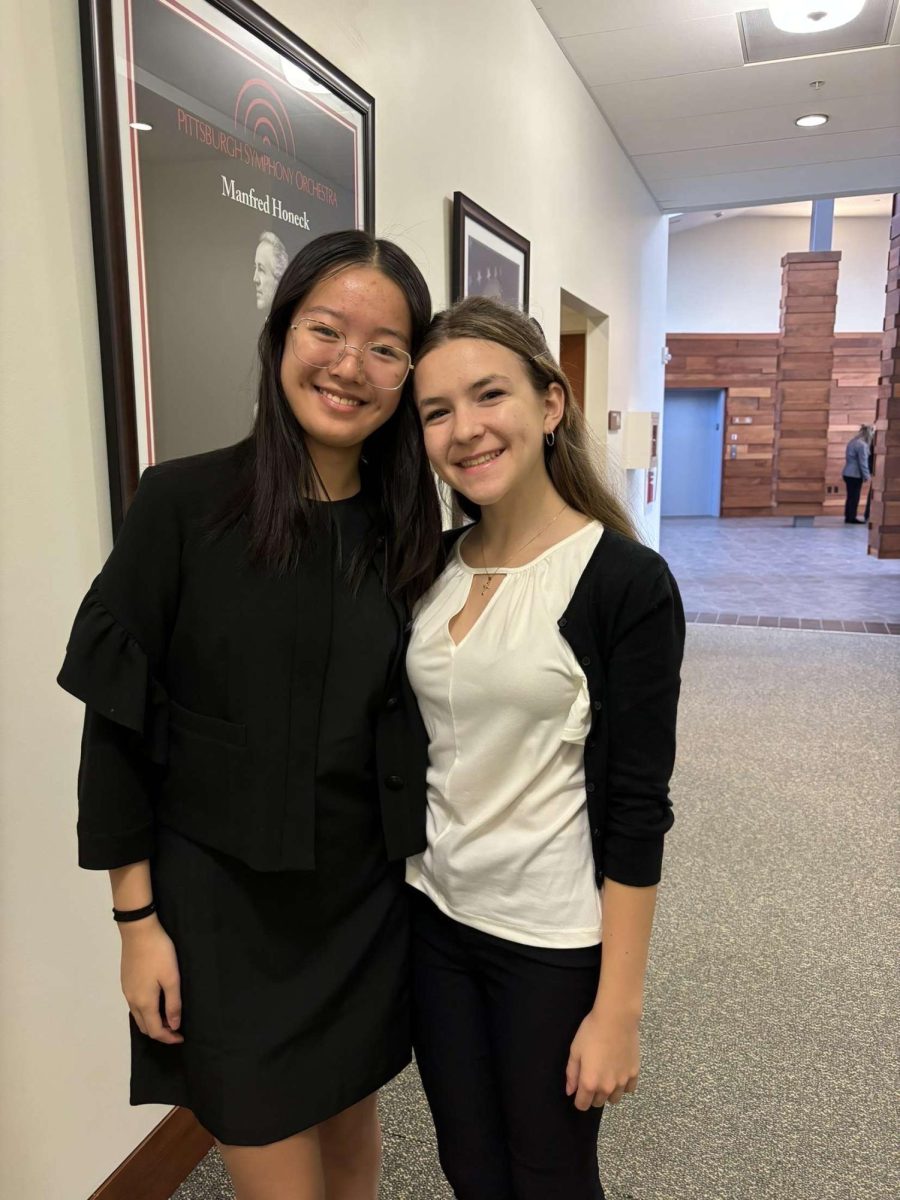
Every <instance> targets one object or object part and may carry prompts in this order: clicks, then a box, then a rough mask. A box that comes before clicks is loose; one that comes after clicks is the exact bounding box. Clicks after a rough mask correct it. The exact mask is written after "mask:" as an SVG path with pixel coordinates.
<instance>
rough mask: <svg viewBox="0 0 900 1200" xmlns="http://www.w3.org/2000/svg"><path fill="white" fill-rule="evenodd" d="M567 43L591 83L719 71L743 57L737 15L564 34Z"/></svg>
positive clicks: (574, 61) (564, 45) (574, 62)
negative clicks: (602, 31)
mask: <svg viewBox="0 0 900 1200" xmlns="http://www.w3.org/2000/svg"><path fill="white" fill-rule="evenodd" d="M562 48H563V50H565V52H566V54H567V55H568V57H569V60H570V62H571V63H572V65H573V66H574V67H575V69H576V71H578V73H579V75H580V76H581V78H582V79H583V80H584V82H585V83H586V84H587V86H588V87H589V88H592V87H597V86H598V85H600V84H610V83H624V82H625V81H627V80H635V79H654V78H658V77H660V76H663V75H691V74H693V73H694V72H696V71H719V70H722V69H723V68H724V67H736V66H740V64H741V63H742V62H743V55H742V52H741V39H740V37H739V35H738V29H737V23H736V22H735V19H734V16H733V15H727V16H724V17H706V18H704V19H703V20H698V21H681V22H677V23H676V22H665V23H663V24H660V25H657V26H655V27H654V28H653V30H652V33H651V35H650V36H649V37H648V31H647V29H646V28H643V27H638V28H635V29H615V30H613V31H612V32H610V33H588V34H583V35H581V36H579V37H569V38H563V39H562Z"/></svg>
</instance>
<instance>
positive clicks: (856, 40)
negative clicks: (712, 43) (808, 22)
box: [737, 0, 898, 63]
mask: <svg viewBox="0 0 900 1200" xmlns="http://www.w3.org/2000/svg"><path fill="white" fill-rule="evenodd" d="M897 3H898V0H867V3H866V6H865V8H864V9H863V10H862V12H861V13H860V14H859V16H858V17H854V18H853V20H852V21H848V22H847V24H846V25H841V26H840V27H839V28H838V29H827V30H823V31H822V32H821V33H785V32H784V31H783V30H781V29H778V28H777V27H776V26H775V25H773V24H772V18H771V17H770V16H769V10H768V9H767V8H754V9H751V10H750V11H749V12H739V13H738V14H737V19H738V28H739V29H740V32H741V47H742V49H743V51H744V62H745V63H759V62H772V61H773V60H775V59H781V58H810V57H812V56H813V55H815V54H835V53H837V52H839V51H841V50H865V49H867V48H868V47H870V46H885V45H887V43H888V40H889V39H890V36H891V26H892V25H893V22H894V15H895V13H896V9H897ZM810 7H811V8H814V7H815V4H814V2H813V0H810Z"/></svg>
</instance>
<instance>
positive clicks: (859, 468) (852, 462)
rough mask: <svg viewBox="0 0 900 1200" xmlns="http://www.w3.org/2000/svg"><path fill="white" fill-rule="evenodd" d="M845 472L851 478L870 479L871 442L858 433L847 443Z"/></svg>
mask: <svg viewBox="0 0 900 1200" xmlns="http://www.w3.org/2000/svg"><path fill="white" fill-rule="evenodd" d="M845 456H846V457H845V462H844V470H843V474H844V476H845V477H847V478H849V479H863V480H865V479H869V478H871V475H870V472H869V443H868V442H867V441H866V439H865V438H864V437H863V436H862V434H857V435H856V437H855V438H851V439H850V441H849V442H848V443H847V448H846V451H845Z"/></svg>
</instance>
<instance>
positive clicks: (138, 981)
mask: <svg viewBox="0 0 900 1200" xmlns="http://www.w3.org/2000/svg"><path fill="white" fill-rule="evenodd" d="M119 932H120V933H121V934H122V973H121V978H122V991H123V993H124V995H125V999H126V1000H127V1001H128V1007H129V1009H130V1010H131V1015H132V1016H133V1017H134V1020H135V1023H136V1024H137V1027H138V1029H139V1030H140V1031H141V1033H145V1034H146V1035H147V1036H148V1037H152V1038H155V1040H156V1041H158V1042H165V1043H166V1044H167V1045H169V1046H176V1045H178V1043H179V1042H183V1041H184V1038H183V1036H182V1035H181V1034H180V1033H178V1027H179V1026H180V1024H181V976H180V974H179V971H178V956H177V954H176V953H175V946H174V945H173V943H172V939H171V938H170V937H169V935H168V934H167V933H166V931H165V930H164V929H163V927H162V925H160V923H159V921H158V920H157V918H156V917H155V916H150V917H145V918H144V919H143V920H142V921H135V922H133V923H131V924H127V925H125V924H122V925H120V926H119ZM160 993H162V994H163V996H164V997H165V1003H164V1005H163V1010H164V1012H165V1018H163V1016H162V1015H161V1013H160V1003H159V999H160Z"/></svg>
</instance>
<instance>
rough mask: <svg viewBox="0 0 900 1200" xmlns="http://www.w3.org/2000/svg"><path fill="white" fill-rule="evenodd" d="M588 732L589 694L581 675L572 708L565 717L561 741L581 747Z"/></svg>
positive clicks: (589, 722) (586, 683)
mask: <svg viewBox="0 0 900 1200" xmlns="http://www.w3.org/2000/svg"><path fill="white" fill-rule="evenodd" d="M590 731H591V694H590V692H589V691H588V682H587V679H586V678H585V677H584V675H582V676H581V682H580V686H579V688H578V691H577V692H576V693H575V699H574V700H573V701H572V707H571V708H570V709H569V713H568V716H567V717H566V724H565V728H564V729H563V735H562V740H563V741H564V742H571V743H572V744H573V745H576V746H583V745H584V743H585V741H586V740H587V736H588V734H589V733H590Z"/></svg>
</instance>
